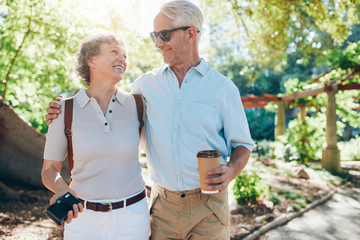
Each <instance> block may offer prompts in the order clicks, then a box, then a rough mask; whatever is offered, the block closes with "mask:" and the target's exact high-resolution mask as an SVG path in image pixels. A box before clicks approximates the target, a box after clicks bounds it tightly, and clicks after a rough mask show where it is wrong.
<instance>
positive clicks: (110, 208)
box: [101, 203, 113, 212]
mask: <svg viewBox="0 0 360 240" xmlns="http://www.w3.org/2000/svg"><path fill="white" fill-rule="evenodd" d="M101 205H104V206H106V205H109V210H108V211H106V212H111V211H112V210H113V205H112V203H101Z"/></svg>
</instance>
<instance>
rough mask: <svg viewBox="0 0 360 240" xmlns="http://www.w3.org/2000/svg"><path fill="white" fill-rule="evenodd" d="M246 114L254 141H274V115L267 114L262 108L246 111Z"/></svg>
mask: <svg viewBox="0 0 360 240" xmlns="http://www.w3.org/2000/svg"><path fill="white" fill-rule="evenodd" d="M245 113H246V117H247V120H248V123H249V128H250V132H251V137H252V138H253V139H254V140H262V139H268V140H273V139H274V128H275V124H274V117H275V114H274V113H271V112H266V111H265V110H264V109H262V108H260V109H259V108H256V109H245Z"/></svg>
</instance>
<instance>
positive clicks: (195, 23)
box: [160, 0, 203, 43]
mask: <svg viewBox="0 0 360 240" xmlns="http://www.w3.org/2000/svg"><path fill="white" fill-rule="evenodd" d="M160 12H162V13H163V14H165V15H166V16H167V17H168V18H170V19H171V20H173V21H174V24H175V26H174V27H185V26H190V27H195V28H196V30H199V31H200V33H199V34H197V39H196V40H197V43H199V40H200V36H201V33H202V25H203V15H202V13H201V10H200V9H199V8H198V7H197V6H196V5H195V4H193V3H192V2H189V1H186V0H175V1H170V2H167V3H164V4H163V5H162V7H161V8H160Z"/></svg>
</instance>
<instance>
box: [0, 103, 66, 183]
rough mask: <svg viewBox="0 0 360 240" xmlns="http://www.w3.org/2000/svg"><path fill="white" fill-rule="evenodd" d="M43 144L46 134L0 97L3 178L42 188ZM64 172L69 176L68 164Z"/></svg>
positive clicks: (63, 173)
mask: <svg viewBox="0 0 360 240" xmlns="http://www.w3.org/2000/svg"><path fill="white" fill-rule="evenodd" d="M44 145H45V136H44V135H43V134H41V133H40V132H38V131H37V130H36V129H34V128H33V127H32V126H31V125H30V124H29V123H27V122H25V121H24V120H23V119H21V118H20V117H19V116H18V115H17V114H16V113H15V112H14V111H13V110H12V108H11V107H10V106H8V105H7V104H6V103H4V102H3V101H2V100H1V99H0V165H1V167H0V181H2V182H3V183H5V184H7V183H8V184H10V183H11V184H10V185H14V184H20V185H27V186H30V187H35V188H42V187H43V184H42V182H41V168H42V163H43V151H44ZM64 165H65V164H64ZM62 175H63V176H64V178H65V179H68V176H69V174H68V172H67V165H66V166H63V171H62Z"/></svg>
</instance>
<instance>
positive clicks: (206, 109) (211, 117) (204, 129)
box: [182, 103, 219, 137]
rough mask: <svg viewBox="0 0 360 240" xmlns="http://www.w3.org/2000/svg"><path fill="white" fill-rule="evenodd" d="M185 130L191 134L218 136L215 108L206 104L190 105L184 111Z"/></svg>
mask: <svg viewBox="0 0 360 240" xmlns="http://www.w3.org/2000/svg"><path fill="white" fill-rule="evenodd" d="M182 118H183V126H184V128H185V129H184V130H185V131H187V132H188V133H189V134H193V135H197V136H200V137H208V136H211V135H212V134H216V132H217V127H218V125H219V124H218V121H217V111H216V108H215V107H214V106H211V105H209V104H206V103H189V104H187V105H185V106H184V108H183V111H182Z"/></svg>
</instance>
